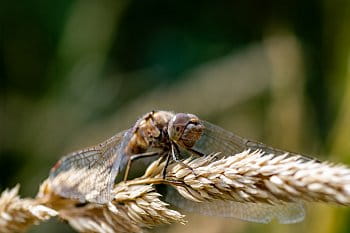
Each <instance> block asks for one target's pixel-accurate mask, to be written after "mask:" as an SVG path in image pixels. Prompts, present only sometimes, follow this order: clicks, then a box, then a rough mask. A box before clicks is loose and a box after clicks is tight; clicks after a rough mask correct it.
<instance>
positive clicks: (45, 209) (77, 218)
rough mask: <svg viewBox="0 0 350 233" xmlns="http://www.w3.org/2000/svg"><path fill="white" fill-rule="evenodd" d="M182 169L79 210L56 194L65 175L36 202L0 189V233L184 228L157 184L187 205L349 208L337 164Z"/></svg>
mask: <svg viewBox="0 0 350 233" xmlns="http://www.w3.org/2000/svg"><path fill="white" fill-rule="evenodd" d="M184 163H185V164H187V165H189V166H191V167H192V168H193V170H190V169H189V168H187V167H184V166H182V165H181V164H179V163H172V164H170V166H169V167H168V169H167V178H168V180H167V181H164V180H163V179H162V177H161V173H162V170H163V167H164V163H162V162H161V160H158V161H155V162H153V163H152V164H151V165H150V166H149V167H148V169H147V170H146V172H145V174H144V176H142V177H140V178H137V179H134V180H130V181H127V182H121V183H118V184H116V185H115V187H114V189H113V192H112V194H113V200H112V201H111V202H109V203H108V204H105V205H101V204H94V203H87V204H84V205H82V204H81V203H79V202H78V201H77V200H72V199H67V198H63V197H61V196H59V195H57V194H55V192H54V191H53V190H52V182H56V183H55V185H56V186H57V184H58V185H59V184H62V185H64V182H65V181H67V179H66V178H67V177H69V176H72V175H74V174H70V173H69V172H67V173H63V174H61V175H59V176H58V177H57V179H54V180H53V181H49V180H46V181H44V182H43V184H42V185H41V186H40V189H39V192H38V195H37V197H36V198H35V199H20V198H19V197H18V194H17V193H18V186H17V187H15V188H13V189H12V190H10V191H8V190H5V191H4V192H3V194H2V196H1V198H0V229H1V230H2V232H6V233H7V232H18V231H24V230H26V229H27V227H29V226H30V225H32V224H37V223H39V222H40V221H44V220H47V219H48V218H50V217H53V216H58V217H59V218H61V219H64V220H66V221H67V222H68V223H69V224H70V225H71V226H72V227H73V228H75V229H76V230H77V231H79V232H101V233H109V232H110V233H112V232H142V231H143V229H144V228H149V227H153V226H156V225H160V224H169V223H174V222H178V223H184V222H185V221H184V215H182V214H180V213H179V212H177V211H175V210H171V209H169V208H168V204H167V203H165V202H163V201H161V200H160V194H159V193H157V192H156V190H155V189H154V188H153V185H154V184H157V183H165V184H170V185H172V186H174V187H175V188H176V190H177V191H178V192H179V193H180V194H181V195H182V196H183V197H185V198H186V199H189V200H191V201H195V202H202V203H203V202H211V201H213V200H227V201H237V202H241V203H242V202H243V203H265V204H266V203H270V204H275V203H288V202H299V201H314V202H326V203H337V204H341V205H350V170H349V169H348V168H347V167H345V166H343V165H334V164H330V163H328V162H323V163H320V162H317V161H308V162H304V161H303V160H301V159H300V157H298V156H292V157H291V156H287V155H281V156H274V155H272V154H271V155H268V154H263V153H262V152H260V151H255V152H251V151H244V152H242V153H239V154H236V155H234V156H230V157H227V158H221V159H217V158H216V156H215V155H212V156H205V157H200V158H196V159H193V158H189V159H187V160H185V161H184ZM73 172H75V171H73Z"/></svg>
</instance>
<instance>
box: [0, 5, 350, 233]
mask: <svg viewBox="0 0 350 233" xmlns="http://www.w3.org/2000/svg"><path fill="white" fill-rule="evenodd" d="M0 17H1V24H2V26H1V37H2V38H1V40H2V46H1V50H2V53H3V56H2V62H1V67H0V72H1V73H0V81H1V87H0V97H1V109H0V137H1V141H0V142H1V144H0V145H1V148H0V189H1V190H3V189H5V188H7V187H13V186H14V185H15V184H17V183H20V184H21V195H22V196H34V195H35V193H36V192H37V189H38V186H39V184H40V182H42V181H43V180H44V179H45V178H46V177H47V175H48V172H49V169H50V167H51V166H52V165H53V164H54V162H55V161H56V160H57V159H58V158H59V157H60V156H61V155H63V154H65V153H67V152H70V151H73V150H77V149H80V148H82V147H86V146H90V145H93V144H95V143H97V142H100V141H103V140H104V139H106V138H108V137H110V136H112V135H113V134H115V133H116V132H118V131H120V130H122V129H125V128H127V127H130V126H131V125H132V124H133V123H134V122H135V121H136V119H137V118H138V117H139V116H141V115H142V114H143V113H145V112H148V111H150V110H153V109H163V110H174V111H176V112H191V113H194V114H197V115H198V116H200V117H201V118H203V119H206V120H208V121H210V122H213V123H215V124H217V125H220V126H222V127H224V128H226V129H228V130H231V131H233V132H235V133H237V134H240V135H243V136H246V137H249V138H253V139H256V140H260V141H263V142H265V143H268V144H270V145H272V146H275V147H279V148H283V149H286V150H290V151H297V152H302V153H304V154H309V155H318V157H319V158H321V159H328V160H332V161H335V162H342V163H346V164H349V165H350V46H349V45H350V30H349V28H350V1H349V0H336V1H333V0H321V1H319V0H309V1H300V0H286V1H278V0H266V1H258V0H248V1H180V0H178V1H161V0H149V1H135V0H134V1H132V0H129V1H118V0H75V1H70V0H61V1H41V0H30V1H7V2H6V3H3V4H2V7H1V16H0ZM308 212H309V213H308V215H307V218H306V220H305V221H304V222H302V223H299V224H294V225H291V226H285V225H279V224H274V223H273V224H268V225H260V224H253V223H246V222H242V221H237V220H233V219H222V218H215V217H214V218H213V217H210V218H209V217H202V216H198V215H188V220H189V222H188V224H186V225H185V226H182V225H179V224H178V225H177V224H174V225H171V226H164V227H160V228H155V229H153V230H152V231H154V232H172V233H175V232H204V233H214V232H216V233H233V232H257V233H259V232H282V231H283V232H310V233H312V232H317V233H328V232H347V229H348V228H350V221H349V220H350V211H349V208H345V207H335V206H325V205H320V204H313V205H310V206H309V211H308ZM30 232H33V233H34V232H36V233H39V232H73V231H72V230H71V229H70V227H69V226H67V225H65V224H63V223H60V222H59V221H55V220H53V221H49V222H48V223H43V224H41V225H40V226H36V227H33V228H31V230H30Z"/></svg>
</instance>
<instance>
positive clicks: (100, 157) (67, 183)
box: [50, 130, 131, 203]
mask: <svg viewBox="0 0 350 233" xmlns="http://www.w3.org/2000/svg"><path fill="white" fill-rule="evenodd" d="M130 134H131V130H126V131H122V132H120V133H118V134H117V135H115V136H113V137H112V138H110V139H108V140H106V141H105V142H103V143H100V144H98V145H96V146H93V147H90V148H86V149H84V150H81V151H77V152H74V153H71V154H68V155H66V156H64V157H62V158H61V159H60V160H59V161H58V162H57V163H56V164H55V165H54V167H53V168H52V169H51V172H50V181H51V184H52V187H53V189H54V191H55V192H56V193H57V194H59V195H61V196H63V197H67V198H72V199H78V200H79V201H81V202H85V201H89V202H96V203H106V202H108V201H110V199H111V189H112V188H113V184H114V180H115V178H116V176H117V174H118V172H119V171H120V170H121V169H122V168H123V167H124V166H125V163H126V157H125V156H123V155H124V154H123V153H122V149H123V148H124V146H125V145H126V144H127V142H128V139H129V138H130Z"/></svg>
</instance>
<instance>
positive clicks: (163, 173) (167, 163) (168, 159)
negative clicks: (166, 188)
mask: <svg viewBox="0 0 350 233" xmlns="http://www.w3.org/2000/svg"><path fill="white" fill-rule="evenodd" d="M170 157H171V156H170V153H168V154H167V157H166V162H165V165H164V168H163V170H162V177H163V179H164V180H165V177H166V169H167V168H168V165H169V162H170Z"/></svg>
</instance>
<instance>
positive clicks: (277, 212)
mask: <svg viewBox="0 0 350 233" xmlns="http://www.w3.org/2000/svg"><path fill="white" fill-rule="evenodd" d="M165 199H166V201H167V202H169V203H171V204H173V205H175V206H177V207H179V208H180V209H183V210H185V211H188V212H194V213H199V214H202V215H208V216H221V217H232V218H236V219H241V220H245V221H250V222H256V223H269V222H271V221H272V220H274V219H276V220H277V221H278V222H279V223H282V224H290V223H297V222H300V221H302V220H303V219H304V217H305V208H304V205H303V203H283V204H276V205H270V204H263V203H241V202H235V201H222V200H216V201H212V202H199V203H198V202H193V201H190V200H187V199H185V198H183V197H182V196H181V195H180V194H178V193H177V192H176V191H175V190H174V189H171V191H170V193H168V195H166V198H165Z"/></svg>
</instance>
